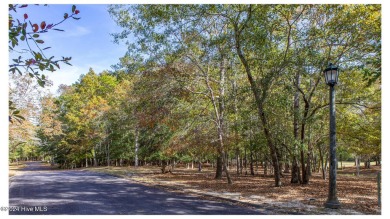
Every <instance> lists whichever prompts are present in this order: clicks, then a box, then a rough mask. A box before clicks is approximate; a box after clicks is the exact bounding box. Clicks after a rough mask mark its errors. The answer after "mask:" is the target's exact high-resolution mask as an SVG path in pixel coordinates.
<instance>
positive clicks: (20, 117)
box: [14, 115, 26, 120]
mask: <svg viewBox="0 0 390 219" xmlns="http://www.w3.org/2000/svg"><path fill="white" fill-rule="evenodd" d="M14 116H15V117H17V118H19V119H22V120H26V119H25V118H24V117H23V116H21V115H14Z"/></svg>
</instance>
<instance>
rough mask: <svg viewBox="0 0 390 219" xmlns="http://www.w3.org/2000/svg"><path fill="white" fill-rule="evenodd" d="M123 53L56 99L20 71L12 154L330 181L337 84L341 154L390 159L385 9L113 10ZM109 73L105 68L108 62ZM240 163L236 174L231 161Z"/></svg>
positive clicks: (13, 91)
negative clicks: (331, 81)
mask: <svg viewBox="0 0 390 219" xmlns="http://www.w3.org/2000/svg"><path fill="white" fill-rule="evenodd" d="M108 10H109V13H110V15H111V16H112V18H113V19H114V21H115V22H116V23H117V25H118V26H120V27H121V28H122V30H123V31H122V32H120V33H113V34H112V36H113V39H114V41H115V42H116V43H118V44H121V45H126V46H127V47H128V52H127V53H126V55H125V56H123V58H121V59H120V62H119V63H118V64H115V63H113V66H112V68H111V70H107V71H103V72H94V70H93V69H90V70H89V72H82V73H83V74H82V75H81V77H80V79H79V80H78V81H77V82H75V83H74V84H72V85H70V86H67V85H63V86H61V87H59V90H58V95H57V96H55V95H48V94H46V95H42V93H40V91H39V89H38V88H37V87H38V86H39V85H38V84H37V83H36V81H35V80H34V79H33V78H31V77H29V76H28V75H27V76H26V75H18V74H12V75H11V80H12V81H13V85H12V86H11V85H10V90H9V96H10V100H11V101H12V102H13V103H15V108H17V109H18V112H19V111H20V113H19V114H20V115H23V117H24V118H25V120H22V119H21V120H18V121H14V122H13V123H10V126H9V159H10V161H11V162H15V161H20V160H38V159H42V160H45V161H48V162H51V163H52V164H58V165H59V167H60V168H78V167H88V166H100V165H110V166H111V165H117V166H126V165H131V166H140V165H159V166H161V167H162V171H163V172H165V171H166V169H167V168H172V167H173V166H175V165H177V164H183V165H191V164H192V165H194V163H195V164H196V165H197V167H198V168H199V170H201V168H202V165H203V164H205V163H209V164H211V165H212V167H213V168H215V178H217V179H218V178H225V177H226V180H227V181H228V182H229V183H231V182H232V179H231V177H230V175H229V172H232V171H234V172H235V173H237V174H245V173H243V167H245V169H247V168H246V167H248V170H250V172H249V173H248V174H252V175H253V174H254V171H253V169H254V165H255V163H261V165H263V167H265V168H264V171H272V173H273V175H274V178H275V185H276V186H280V177H281V176H282V175H283V172H290V173H291V182H292V183H303V184H306V183H309V181H310V175H311V174H310V173H311V171H318V170H322V172H323V176H324V177H326V173H325V170H326V166H327V165H328V151H329V87H328V86H327V85H326V84H325V81H324V75H323V70H324V69H325V68H326V66H327V65H328V63H334V64H336V65H338V66H339V68H340V78H339V83H338V84H337V86H336V111H337V155H338V160H344V161H346V160H351V161H352V160H355V159H356V161H357V162H359V161H360V160H362V161H363V162H367V165H369V163H370V161H377V162H378V163H379V162H380V160H381V6H380V5H112V6H110V7H109V8H108ZM107 68H109V66H107ZM231 165H232V166H235V167H236V168H235V169H234V170H233V169H232V168H227V166H231Z"/></svg>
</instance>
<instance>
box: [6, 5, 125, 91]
mask: <svg viewBox="0 0 390 219" xmlns="http://www.w3.org/2000/svg"><path fill="white" fill-rule="evenodd" d="M76 7H77V9H78V10H80V13H79V14H78V17H81V19H80V20H74V19H68V20H66V21H65V22H63V23H62V24H60V25H59V26H57V28H59V29H62V30H65V32H59V31H54V30H52V31H49V32H48V33H44V34H41V39H42V40H44V41H45V44H44V46H43V48H44V47H48V46H50V47H51V48H50V49H48V50H45V55H46V57H51V56H55V57H56V58H61V56H65V57H69V56H70V57H72V60H71V61H70V63H71V64H72V66H69V65H66V64H60V67H61V69H59V70H57V71H55V72H53V73H52V72H45V75H47V76H48V78H49V79H50V80H51V81H53V86H51V87H50V88H49V89H50V91H51V92H52V93H55V92H56V91H57V88H58V85H60V84H67V85H70V84H72V83H74V82H76V81H77V80H78V79H79V77H80V75H81V74H86V73H87V72H88V70H89V68H92V69H93V70H94V71H95V72H96V73H100V72H102V71H103V70H108V69H111V68H110V66H111V65H114V64H116V63H118V62H119V58H120V57H122V56H123V55H124V54H125V52H126V50H127V49H126V46H125V45H124V44H122V45H118V44H114V43H113V42H112V41H113V37H112V36H110V33H115V32H119V31H120V28H119V27H118V26H117V25H116V24H115V22H114V21H113V19H112V18H111V17H110V15H109V13H108V12H107V5H103V4H89V5H86V4H81V5H77V4H76ZM71 8H72V5H71V4H70V5H60V4H50V5H48V6H35V5H29V6H28V7H27V8H22V9H19V10H18V15H19V16H23V14H24V13H27V14H28V16H29V17H28V19H30V21H31V22H32V23H37V24H38V25H39V24H40V23H41V22H42V21H45V22H46V24H49V23H57V22H59V21H61V20H62V19H63V15H64V13H68V14H71ZM10 55H11V56H12V54H10ZM17 55H18V54H17Z"/></svg>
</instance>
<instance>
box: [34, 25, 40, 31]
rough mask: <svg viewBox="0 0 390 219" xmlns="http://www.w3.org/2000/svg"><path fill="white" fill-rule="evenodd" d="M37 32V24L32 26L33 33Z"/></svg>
mask: <svg viewBox="0 0 390 219" xmlns="http://www.w3.org/2000/svg"><path fill="white" fill-rule="evenodd" d="M38 30H39V27H38V24H33V31H34V33H35V32H37V31H38Z"/></svg>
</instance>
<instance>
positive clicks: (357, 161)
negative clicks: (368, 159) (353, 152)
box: [355, 156, 360, 176]
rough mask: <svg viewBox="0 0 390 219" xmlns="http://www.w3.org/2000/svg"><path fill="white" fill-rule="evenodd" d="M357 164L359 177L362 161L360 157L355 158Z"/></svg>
mask: <svg viewBox="0 0 390 219" xmlns="http://www.w3.org/2000/svg"><path fill="white" fill-rule="evenodd" d="M355 162H356V176H359V174H360V159H359V156H356V157H355Z"/></svg>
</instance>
